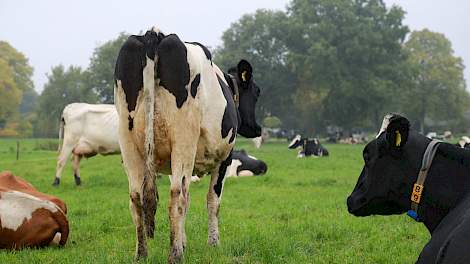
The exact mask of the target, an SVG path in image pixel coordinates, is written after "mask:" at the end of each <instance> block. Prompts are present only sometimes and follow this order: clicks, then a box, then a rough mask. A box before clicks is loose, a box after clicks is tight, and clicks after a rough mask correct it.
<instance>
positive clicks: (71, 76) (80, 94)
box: [35, 65, 98, 137]
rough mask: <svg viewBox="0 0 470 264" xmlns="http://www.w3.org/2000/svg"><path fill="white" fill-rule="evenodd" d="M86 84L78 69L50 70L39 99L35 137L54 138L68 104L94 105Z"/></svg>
mask: <svg viewBox="0 0 470 264" xmlns="http://www.w3.org/2000/svg"><path fill="white" fill-rule="evenodd" d="M87 82H88V74H87V73H86V72H84V71H83V70H82V69H81V68H80V67H76V66H70V67H69V68H68V69H67V70H65V69H64V67H63V66H62V65H59V66H56V67H54V68H52V73H51V74H50V75H48V82H47V83H46V84H45V85H44V90H43V92H42V93H41V96H40V97H39V105H38V121H37V124H36V127H35V135H36V136H47V137H55V136H56V135H57V133H58V131H59V121H60V116H61V114H62V110H63V109H64V107H65V106H66V105H68V104H70V103H77V102H86V103H96V102H97V101H98V100H97V96H96V94H95V93H94V91H93V90H92V89H91V87H90V86H89V85H87Z"/></svg>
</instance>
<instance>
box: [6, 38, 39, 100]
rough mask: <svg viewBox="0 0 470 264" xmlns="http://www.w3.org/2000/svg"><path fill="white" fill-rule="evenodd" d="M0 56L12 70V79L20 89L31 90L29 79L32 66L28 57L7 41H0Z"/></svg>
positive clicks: (31, 83) (31, 84) (30, 80)
mask: <svg viewBox="0 0 470 264" xmlns="http://www.w3.org/2000/svg"><path fill="white" fill-rule="evenodd" d="M0 58H2V59H4V60H5V61H6V62H7V63H8V65H9V66H10V67H11V69H12V71H13V79H14V81H15V83H16V85H17V86H18V89H20V90H21V91H23V92H24V91H31V90H33V89H34V84H33V81H32V79H31V77H32V76H33V68H32V67H31V66H30V65H29V62H28V59H27V58H26V57H25V56H24V55H23V54H22V53H21V52H19V51H17V50H16V49H15V48H13V47H12V46H11V45H10V44H8V42H5V41H0Z"/></svg>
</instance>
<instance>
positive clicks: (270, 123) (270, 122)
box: [263, 116, 282, 128]
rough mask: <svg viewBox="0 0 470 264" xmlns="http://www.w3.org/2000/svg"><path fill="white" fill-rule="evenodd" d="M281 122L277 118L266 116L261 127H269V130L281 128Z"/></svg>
mask: <svg viewBox="0 0 470 264" xmlns="http://www.w3.org/2000/svg"><path fill="white" fill-rule="evenodd" d="M281 125H282V122H281V120H280V119H279V118H277V117H276V116H267V117H265V118H264V120H263V126H265V127H269V128H277V127H281Z"/></svg>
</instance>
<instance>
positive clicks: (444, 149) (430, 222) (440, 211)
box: [347, 114, 470, 263]
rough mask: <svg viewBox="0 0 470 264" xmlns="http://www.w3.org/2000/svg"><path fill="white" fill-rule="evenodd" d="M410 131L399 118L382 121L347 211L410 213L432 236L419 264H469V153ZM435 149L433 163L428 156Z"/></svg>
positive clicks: (368, 146)
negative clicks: (436, 142) (436, 143)
mask: <svg viewBox="0 0 470 264" xmlns="http://www.w3.org/2000/svg"><path fill="white" fill-rule="evenodd" d="M409 127H410V123H409V121H408V120H407V119H406V118H404V117H402V116H399V115H395V114H391V115H387V116H386V117H385V118H384V122H383V125H382V128H381V130H380V132H379V134H378V135H377V138H376V139H375V140H373V141H371V142H370V143H369V144H367V145H366V147H365V148H364V151H363V157H364V162H365V165H364V167H363V169H362V172H361V175H360V176H359V180H358V182H357V184H356V187H355V188H354V191H353V192H352V194H351V195H350V196H349V197H348V199H347V205H348V211H349V212H350V213H351V214H353V215H355V216H368V215H375V214H378V215H391V214H402V213H404V212H407V211H408V212H409V215H410V216H412V217H413V218H414V219H416V220H418V221H420V222H423V223H424V225H425V226H426V227H427V229H428V230H429V232H430V233H431V235H432V237H431V239H430V241H429V242H428V243H427V244H426V246H425V247H424V249H423V251H422V252H421V254H420V256H419V259H418V260H417V263H470V152H468V151H466V150H464V149H461V148H459V147H457V146H455V145H452V144H448V143H440V144H438V145H434V142H433V144H430V142H431V139H429V138H427V137H425V136H424V135H421V134H418V133H417V132H415V131H410V129H409ZM436 146H437V150H436V152H435V156H434V158H432V155H428V154H429V153H432V152H433V151H432V150H435V149H436ZM426 149H431V151H426ZM424 154H426V155H424ZM423 160H424V161H423ZM426 161H431V163H429V162H426ZM424 164H425V165H426V166H423V165H424ZM423 168H424V169H423ZM426 172H427V176H426V174H425V173H426ZM418 174H420V175H421V176H420V177H418ZM423 175H424V176H423ZM419 179H424V182H423V181H422V180H421V181H419ZM410 209H411V210H410Z"/></svg>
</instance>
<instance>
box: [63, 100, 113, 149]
mask: <svg viewBox="0 0 470 264" xmlns="http://www.w3.org/2000/svg"><path fill="white" fill-rule="evenodd" d="M62 118H63V121H64V123H65V125H64V144H73V145H76V144H78V143H80V142H82V143H86V144H87V145H88V146H89V147H91V148H93V152H95V153H101V154H107V153H115V152H119V139H118V116H117V112H116V108H115V106H114V105H106V104H97V105H93V104H86V103H73V104H70V105H68V106H67V107H65V108H64V111H63V114H62Z"/></svg>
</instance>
